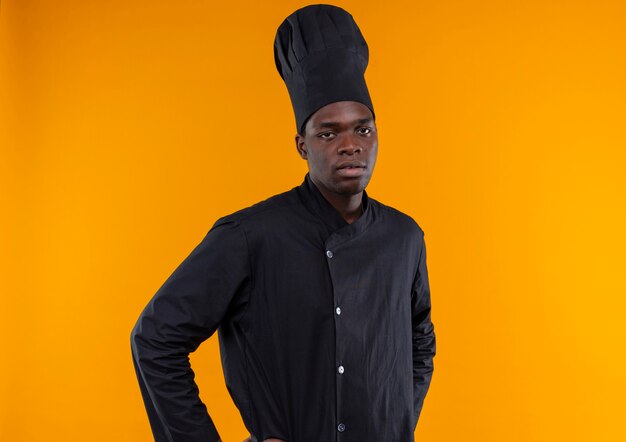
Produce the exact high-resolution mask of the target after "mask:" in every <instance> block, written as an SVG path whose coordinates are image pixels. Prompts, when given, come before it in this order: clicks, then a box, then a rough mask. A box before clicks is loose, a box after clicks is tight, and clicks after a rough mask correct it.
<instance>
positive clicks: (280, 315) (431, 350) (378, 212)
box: [131, 5, 435, 442]
mask: <svg viewBox="0 0 626 442" xmlns="http://www.w3.org/2000/svg"><path fill="white" fill-rule="evenodd" d="M274 50H275V52H274V55H275V61H276V66H277V68H278V71H279V73H280V75H281V77H282V78H283V79H284V80H285V83H286V85H287V89H288V91H289V94H290V97H291V101H292V104H293V107H294V112H295V116H296V125H297V128H298V134H297V135H296V138H295V141H296V148H297V151H298V153H299V155H300V156H301V157H302V158H303V159H305V160H306V161H307V165H308V172H307V173H306V175H305V177H304V181H303V182H302V183H301V184H300V185H299V186H296V187H294V188H292V189H291V190H289V191H286V192H283V193H281V194H278V195H274V196H272V197H270V198H268V199H266V200H264V201H261V202H259V203H257V204H254V205H252V206H250V207H247V208H244V209H241V210H239V211H237V212H234V213H231V214H229V215H226V216H224V217H222V218H220V219H218V220H217V221H216V222H215V224H214V225H213V226H212V227H211V229H210V230H209V232H208V233H207V234H206V236H205V237H204V239H203V240H202V241H201V242H200V243H199V244H198V245H197V246H196V247H195V249H194V250H193V251H192V252H191V253H190V255H189V256H188V257H187V258H186V259H185V260H184V261H183V262H182V263H181V264H180V265H179V266H178V268H177V269H176V270H175V271H174V273H173V274H172V275H171V276H170V277H169V278H168V279H167V280H166V281H165V283H164V284H163V285H162V286H161V288H160V289H159V290H158V292H157V293H156V294H155V295H154V297H153V298H152V300H151V301H150V302H149V303H148V305H147V306H146V307H145V309H144V310H143V312H142V313H141V315H140V317H139V319H138V320H137V323H136V324H135V327H134V328H133V330H132V334H131V346H132V354H133V362H134V364H135V369H136V372H137V377H138V380H139V384H140V388H141V393H142V396H143V399H144V402H145V406H146V410H147V413H148V417H149V420H150V424H151V427H152V431H153V433H154V437H155V440H156V441H159V442H161V441H163V442H165V441H169V442H173V441H181V442H182V441H185V442H187V441H188V442H196V441H197V442H216V441H219V440H220V436H219V433H218V431H217V429H216V427H215V426H214V424H213V421H212V419H211V418H210V417H209V415H208V413H207V410H206V407H205V405H204V403H203V402H202V401H201V400H200V398H199V392H198V387H197V385H196V383H195V381H194V372H193V370H192V369H191V367H190V364H189V359H188V355H189V353H191V352H193V351H195V350H196V349H197V347H198V346H199V345H200V344H201V343H202V342H203V341H204V340H206V339H207V338H209V337H210V336H212V335H213V333H214V332H215V331H216V330H217V331H218V339H219V344H220V350H221V351H220V353H221V358H222V367H223V369H224V376H225V380H226V385H227V387H228V391H229V393H230V395H231V397H232V399H233V401H234V403H235V405H236V406H237V408H238V409H239V411H240V412H241V416H242V418H243V421H244V423H245V425H246V428H247V429H248V430H249V431H250V438H249V439H248V440H249V441H252V442H260V441H265V442H268V441H286V442H330V441H345V442H357V441H358V442H389V441H394V442H412V441H413V440H414V439H413V433H414V430H415V427H416V425H417V422H418V419H419V416H420V412H421V409H422V405H423V402H424V398H425V396H426V392H427V390H428V388H429V385H430V381H431V377H432V373H433V357H434V356H435V334H434V326H433V323H432V321H431V317H430V309H431V303H430V288H429V283H428V273H427V267H426V249H425V243H424V232H423V230H422V229H421V228H420V227H419V225H418V224H417V223H416V222H415V221H414V220H413V219H412V218H411V217H410V216H408V215H405V214H403V213H402V212H400V211H398V210H396V209H394V208H392V207H390V206H386V205H384V204H382V203H380V202H378V201H376V200H374V199H373V198H370V197H369V196H368V194H367V192H366V191H365V187H366V186H367V185H368V183H369V181H370V179H371V176H372V172H373V170H374V165H375V163H376V156H377V151H378V135H377V131H376V125H375V120H374V119H375V115H374V111H373V106H372V102H371V100H370V97H369V93H368V90H367V87H366V84H365V80H364V73H365V69H366V67H367V63H368V48H367V44H366V42H365V40H364V39H363V36H362V35H361V32H360V30H359V28H358V26H357V25H356V23H355V22H354V20H353V18H352V16H351V15H350V14H349V13H348V12H346V11H344V10H343V9H341V8H338V7H335V6H330V5H311V6H307V7H305V8H302V9H299V10H297V11H295V12H294V13H293V14H291V15H290V16H289V17H287V18H286V19H285V20H284V21H283V23H282V24H281V25H280V27H279V29H278V31H277V34H276V40H275V45H274Z"/></svg>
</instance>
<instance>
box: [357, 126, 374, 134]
mask: <svg viewBox="0 0 626 442" xmlns="http://www.w3.org/2000/svg"><path fill="white" fill-rule="evenodd" d="M357 131H358V132H359V134H361V135H367V134H369V133H370V132H372V128H371V127H360V128H358V129H357Z"/></svg>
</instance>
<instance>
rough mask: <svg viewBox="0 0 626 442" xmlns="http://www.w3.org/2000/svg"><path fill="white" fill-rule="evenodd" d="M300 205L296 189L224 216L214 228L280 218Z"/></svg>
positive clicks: (216, 222)
mask: <svg viewBox="0 0 626 442" xmlns="http://www.w3.org/2000/svg"><path fill="white" fill-rule="evenodd" d="M297 204H300V200H299V199H298V197H297V194H296V188H295V187H294V188H292V189H290V190H287V191H285V192H281V193H279V194H276V195H272V196H270V197H268V198H266V199H264V200H261V201H258V202H257V203H254V204H252V205H250V206H247V207H244V208H241V209H239V210H236V211H235V212H232V213H229V214H226V215H223V216H222V217H220V218H219V219H218V220H217V221H215V224H214V227H215V226H218V225H222V224H229V225H232V226H240V225H242V224H251V223H255V222H257V221H263V220H267V219H271V218H276V217H277V216H280V215H281V213H284V212H286V211H289V210H291V209H292V208H293V206H294V205H297Z"/></svg>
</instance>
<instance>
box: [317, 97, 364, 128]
mask: <svg viewBox="0 0 626 442" xmlns="http://www.w3.org/2000/svg"><path fill="white" fill-rule="evenodd" d="M364 118H372V111H371V110H370V109H369V108H368V107H367V106H366V105H364V104H363V103H359V102H357V101H337V102H335V103H330V104H327V105H326V106H324V107H322V108H320V109H318V110H317V111H316V112H315V113H314V114H313V115H311V118H309V122H308V124H310V125H311V126H313V127H315V126H318V125H320V124H321V123H323V122H329V121H332V122H336V123H341V124H348V123H352V122H354V121H355V120H361V119H364Z"/></svg>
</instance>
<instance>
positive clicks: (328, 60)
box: [274, 5, 374, 133]
mask: <svg viewBox="0 0 626 442" xmlns="http://www.w3.org/2000/svg"><path fill="white" fill-rule="evenodd" d="M368 58H369V52H368V47H367V42H366V41H365V39H364V38H363V35H362V34H361V31H360V29H359V27H358V26H357V24H356V22H355V21H354V19H353V18H352V15H351V14H350V13H349V12H347V11H345V10H344V9H342V8H340V7H338V6H333V5H309V6H305V7H304V8H301V9H298V10H297V11H295V12H294V13H292V14H291V15H290V16H289V17H287V18H286V19H285V20H284V21H283V22H282V23H281V25H280V26H279V27H278V31H276V38H275V40H274V61H275V62H276V68H277V69H278V73H279V74H280V76H281V77H282V79H283V80H284V81H285V84H286V85H287V90H288V91H289V96H290V98H291V103H292V105H293V109H294V112H295V115H296V126H297V129H298V131H299V133H302V131H303V130H304V124H305V123H306V120H307V118H309V117H310V116H311V115H312V114H313V113H314V112H315V111H317V110H318V109H319V108H321V107H323V106H326V105H327V104H330V103H334V102H336V101H358V102H359V103H363V104H364V105H366V106H367V107H369V108H370V110H371V111H372V115H374V107H373V106H372V100H371V99H370V96H369V92H368V90H367V85H366V84H365V77H364V74H365V69H366V68H367V62H368Z"/></svg>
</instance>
